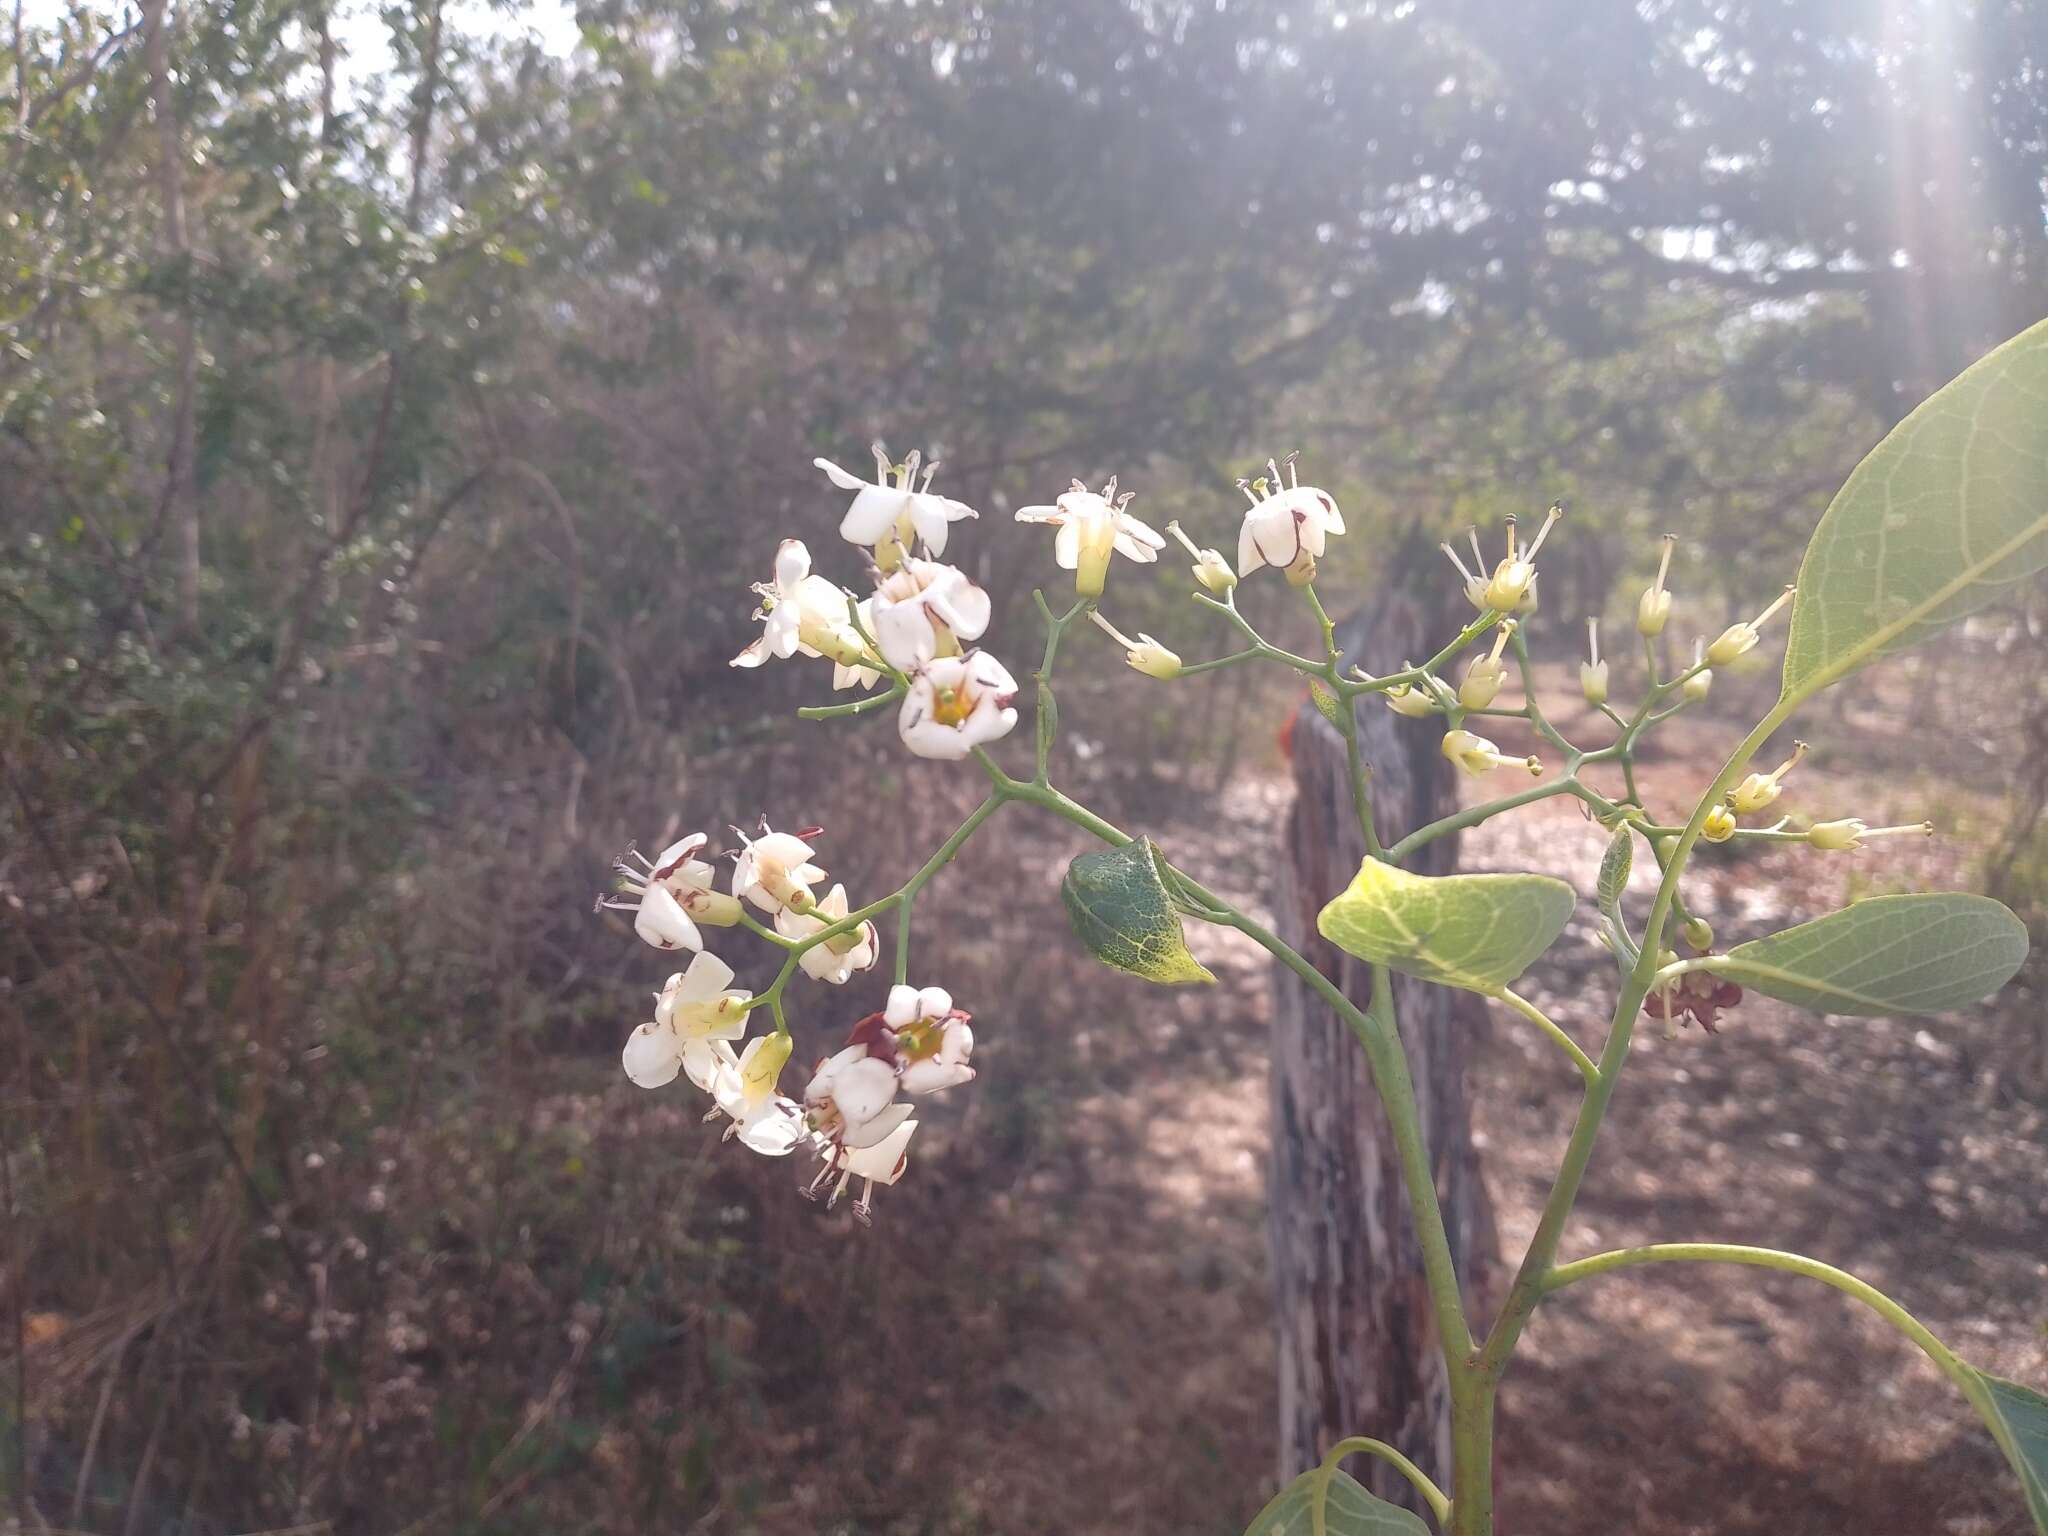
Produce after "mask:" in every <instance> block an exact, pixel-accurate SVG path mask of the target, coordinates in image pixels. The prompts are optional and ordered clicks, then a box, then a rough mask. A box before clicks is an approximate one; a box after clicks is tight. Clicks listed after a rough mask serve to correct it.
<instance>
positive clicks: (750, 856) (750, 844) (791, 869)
mask: <svg viewBox="0 0 2048 1536" xmlns="http://www.w3.org/2000/svg"><path fill="white" fill-rule="evenodd" d="M823 830H824V829H823V828H821V827H809V828H806V829H805V830H804V831H803V832H801V833H796V832H775V831H771V830H770V829H769V826H768V823H767V822H766V821H765V820H764V821H763V822H762V823H761V835H760V836H759V837H754V838H750V837H748V836H747V834H746V833H744V832H741V831H740V829H739V828H738V827H734V828H733V832H734V833H735V834H736V835H737V836H738V837H739V840H740V843H741V845H742V846H741V848H740V851H739V854H738V856H737V857H736V858H735V859H734V860H733V866H732V893H733V895H735V896H738V897H740V898H742V899H743V900H746V901H751V902H752V903H753V904H754V905H755V906H757V907H759V908H760V909H761V910H762V911H763V912H768V913H775V912H780V911H781V910H782V909H783V908H784V907H795V908H796V909H797V910H799V911H802V910H803V909H804V908H805V907H808V906H810V905H811V903H812V901H813V900H814V899H815V898H814V897H813V896H812V894H811V887H812V886H813V885H814V884H816V883H817V882H818V881H820V880H822V879H824V878H825V871H824V870H823V869H821V868H819V867H818V866H817V865H816V864H813V863H812V862H811V845H810V844H809V843H808V842H806V841H805V839H806V838H811V837H816V836H817V835H818V833H819V832H821V831H823Z"/></svg>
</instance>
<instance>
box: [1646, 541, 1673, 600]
mask: <svg viewBox="0 0 2048 1536" xmlns="http://www.w3.org/2000/svg"><path fill="white" fill-rule="evenodd" d="M1677 547H1678V535H1677V534H1675V533H1667V534H1665V535H1664V556H1663V558H1662V559H1660V560H1659V561H1658V562H1657V579H1656V580H1655V581H1653V582H1652V583H1650V587H1651V590H1652V591H1656V592H1662V591H1663V590H1664V578H1665V576H1666V575H1668V574H1669V573H1670V570H1671V551H1672V550H1674V549H1676V548H1677Z"/></svg>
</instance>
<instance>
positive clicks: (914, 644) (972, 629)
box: [869, 556, 993, 672]
mask: <svg viewBox="0 0 2048 1536" xmlns="http://www.w3.org/2000/svg"><path fill="white" fill-rule="evenodd" d="M992 608H993V605H992V604H991V603H990V601H989V596H988V593H987V592H985V591H983V590H982V589H981V588H980V587H978V586H976V585H975V584H974V582H973V581H972V580H970V579H969V578H968V575H967V573H966V572H965V571H962V570H959V569H958V568H956V567H954V566H950V565H941V564H940V563H939V562H938V561H936V560H920V559H918V558H917V557H915V556H907V557H905V559H904V561H903V563H902V564H901V565H900V566H898V567H897V568H896V569H895V570H894V571H891V572H890V573H888V574H887V575H885V576H883V577H882V579H881V580H880V581H879V582H878V583H876V586H875V595H874V598H873V599H872V607H871V608H870V610H869V612H870V615H871V618H870V622H869V633H871V634H872V635H874V637H875V642H876V644H877V645H879V646H880V647H881V650H882V655H883V657H884V659H886V660H887V661H888V663H889V664H890V665H891V666H893V667H895V668H896V669H897V670H898V671H900V672H914V671H916V670H917V669H918V668H919V667H920V666H922V665H923V664H924V663H925V662H927V661H930V660H932V659H934V658H935V657H939V656H957V655H959V654H960V652H961V650H962V645H961V642H962V641H969V642H971V641H975V640H979V639H980V638H981V636H982V633H983V631H985V630H986V629H987V628H988V621H989V615H990V613H991V611H992Z"/></svg>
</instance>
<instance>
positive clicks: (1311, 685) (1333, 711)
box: [1308, 678, 1347, 731]
mask: <svg viewBox="0 0 2048 1536" xmlns="http://www.w3.org/2000/svg"><path fill="white" fill-rule="evenodd" d="M1308 696H1309V698H1310V699H1311V700H1312V701H1313V702H1314V704H1315V706H1316V713H1317V714H1319V715H1321V716H1322V717H1323V718H1324V719H1325V720H1327V721H1329V722H1330V724H1332V725H1334V726H1336V727H1337V729H1338V730H1340V731H1341V730H1343V729H1344V711H1345V709H1346V708H1347V706H1346V705H1344V704H1343V703H1341V702H1339V701H1338V699H1337V697H1336V696H1335V695H1334V694H1332V693H1331V692H1330V690H1329V689H1327V688H1325V687H1324V686H1323V685H1322V684H1321V683H1319V682H1317V681H1316V680H1315V679H1314V678H1310V679H1309V682H1308Z"/></svg>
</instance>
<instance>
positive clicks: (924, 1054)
mask: <svg viewBox="0 0 2048 1536" xmlns="http://www.w3.org/2000/svg"><path fill="white" fill-rule="evenodd" d="M972 1017H973V1015H971V1014H969V1013H967V1012H966V1011H964V1010H963V1009H959V1008H955V1007H954V1006H953V994H952V993H950V992H948V991H947V990H946V989H945V988H944V987H910V986H905V985H903V984H902V983H900V982H899V983H898V984H897V985H895V986H893V987H891V988H890V989H889V1005H888V1007H887V1008H885V1009H884V1010H883V1011H882V1022H883V1023H884V1024H885V1025H886V1026H887V1027H888V1030H889V1036H890V1041H891V1044H892V1046H893V1047H894V1050H895V1054H896V1071H897V1074H898V1077H899V1079H900V1081H901V1082H902V1084H903V1091H904V1092H905V1093H937V1092H938V1091H939V1090H940V1089H942V1088H951V1087H954V1086H955V1085H956V1084H959V1083H966V1082H972V1081H973V1080H974V1068H972V1067H970V1066H969V1065H968V1064H967V1059H968V1057H969V1056H971V1055H973V1054H974V1028H973V1026H972V1025H971V1024H969V1023H968V1020H969V1019H970V1018H972Z"/></svg>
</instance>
